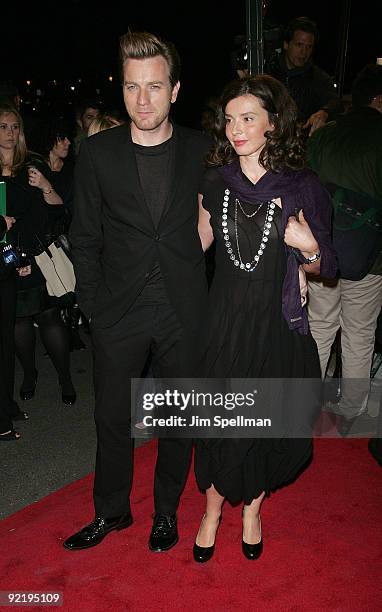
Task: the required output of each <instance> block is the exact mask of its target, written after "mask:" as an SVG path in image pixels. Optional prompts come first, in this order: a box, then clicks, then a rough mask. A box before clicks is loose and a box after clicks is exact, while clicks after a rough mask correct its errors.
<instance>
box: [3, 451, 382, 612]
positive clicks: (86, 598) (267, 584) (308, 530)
mask: <svg viewBox="0 0 382 612" xmlns="http://www.w3.org/2000/svg"><path fill="white" fill-rule="evenodd" d="M155 455H156V444H155V443H154V442H151V443H150V444H147V445H145V446H143V447H141V448H139V449H138V450H137V452H136V471H135V483H134V492H133V514H134V518H135V523H134V525H133V526H132V527H130V529H128V530H126V531H122V532H119V533H118V532H113V533H112V534H110V535H109V536H108V537H107V538H106V539H105V540H104V542H102V544H100V545H99V546H98V547H96V548H93V549H90V550H88V551H78V552H69V551H65V550H64V549H63V548H62V541H63V540H64V539H65V537H67V536H68V535H70V534H71V533H72V532H73V531H74V530H76V529H77V528H80V527H82V526H83V525H84V524H85V523H87V522H88V521H89V519H90V518H92V501H91V485H92V478H91V477H87V478H84V479H83V480H80V481H78V482H75V483H73V484H71V485H69V486H67V487H64V488H63V489H61V490H59V491H57V492H56V493H53V494H52V495H49V496H48V497H46V498H45V499H42V500H41V501H39V502H37V503H35V504H33V505H31V506H29V507H28V508H25V509H24V510H21V511H20V512H18V513H16V514H15V515H13V516H11V517H9V518H8V519H6V520H4V521H2V523H1V524H0V533H1V561H0V576H1V583H0V590H11V589H17V590H23V591H54V590H59V591H63V593H64V605H63V608H61V609H64V610H70V611H71V610H73V611H78V610H80V611H81V612H82V611H85V612H87V611H100V612H105V611H106V610H110V611H113V612H114V611H117V612H119V611H122V610H133V611H136V610H137V611H138V610H142V611H145V612H146V611H154V610H155V611H162V610H163V611H165V610H166V611H168V610H185V611H188V610H190V611H191V610H197V609H202V610H205V611H209V610H212V611H215V610H216V611H223V610H229V611H231V610H232V611H233V610H235V611H236V610H240V611H241V610H243V611H250V610H251V611H263V610H264V611H266V612H268V611H270V612H273V611H279V612H281V611H283V612H284V611H293V612H298V611H307V610H309V612H310V611H328V610H330V611H331V610H338V611H349V610H351V611H354V610H355V611H360V612H361V611H362V612H377V610H381V601H382V587H381V585H382V487H381V484H382V469H381V468H380V467H379V466H378V465H377V463H376V462H375V461H374V460H373V459H372V457H371V456H370V455H369V453H368V451H367V441H366V440H354V439H352V440H335V439H331V440H330V439H329V440H316V441H315V457H314V460H313V463H312V464H311V466H310V467H309V468H308V469H307V470H306V471H305V472H304V473H303V475H302V476H301V477H300V478H299V479H298V480H297V481H296V482H295V483H294V484H292V485H290V486H289V487H286V488H284V489H283V490H280V491H279V492H277V493H275V494H274V495H273V496H272V497H271V498H270V499H269V500H266V501H265V502H264V505H263V509H262V523H263V536H264V553H263V556H262V557H261V559H260V560H258V561H255V562H251V561H247V560H246V559H245V558H244V557H243V556H242V554H241V550H240V540H241V533H240V513H241V509H240V507H236V508H232V507H230V506H229V505H227V504H226V505H225V507H224V517H223V521H222V524H221V527H220V530H219V533H218V538H217V549H216V553H215V556H214V558H213V559H212V560H211V561H210V562H209V563H208V564H206V565H197V564H196V563H195V562H194V561H193V559H192V544H193V539H194V536H195V534H196V531H197V528H198V524H199V520H200V518H201V516H202V513H203V506H204V497H203V496H202V495H201V494H200V493H199V492H198V490H197V488H196V485H195V481H194V478H193V475H192V473H191V475H190V478H189V482H188V485H187V488H186V491H185V493H184V495H183V497H182V502H181V507H180V519H179V529H180V536H181V538H180V542H179V544H178V545H177V546H176V547H175V548H174V549H172V550H171V551H169V552H167V553H162V554H158V553H157V554H154V553H151V552H150V551H149V550H148V548H147V538H148V534H149V530H150V526H151V512H152V480H153V465H154V460H155ZM34 609H36V608H34ZM37 609H43V608H42V607H38V608H37Z"/></svg>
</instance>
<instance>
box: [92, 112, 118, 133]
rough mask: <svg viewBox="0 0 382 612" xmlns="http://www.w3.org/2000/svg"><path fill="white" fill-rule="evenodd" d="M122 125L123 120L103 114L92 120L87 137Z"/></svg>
mask: <svg viewBox="0 0 382 612" xmlns="http://www.w3.org/2000/svg"><path fill="white" fill-rule="evenodd" d="M123 123H125V121H124V120H123V119H120V118H118V117H117V116H116V115H113V114H110V113H105V114H104V115H101V116H100V117H96V119H93V121H92V122H91V124H90V126H89V129H88V136H93V135H94V134H98V132H102V131H103V130H108V129H109V128H113V127H117V126H118V125H122V124H123Z"/></svg>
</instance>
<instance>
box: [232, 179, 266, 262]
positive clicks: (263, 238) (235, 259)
mask: <svg viewBox="0 0 382 612" xmlns="http://www.w3.org/2000/svg"><path fill="white" fill-rule="evenodd" d="M229 196H230V190H229V189H226V190H225V192H224V200H223V213H222V228H223V238H224V243H225V246H226V249H227V253H228V256H229V258H230V259H231V261H232V263H233V265H234V266H236V267H240V269H241V270H244V271H245V272H253V271H254V270H256V268H257V265H258V263H259V261H260V257H261V256H262V255H263V253H264V251H265V249H266V246H267V242H268V236H269V233H270V229H271V225H272V220H273V215H274V213H275V207H276V204H275V202H273V200H270V201H269V202H261V204H259V206H258V207H257V209H256V210H255V212H253V213H251V214H247V213H246V212H245V210H244V209H243V207H242V205H241V203H240V201H239V200H238V199H237V198H235V241H236V250H237V256H236V255H235V253H234V252H233V248H232V244H231V242H230V238H229V231H228V214H227V213H228V202H229ZM264 204H267V212H266V213H265V221H264V227H263V233H262V236H261V241H260V246H259V249H258V251H257V254H256V255H255V256H254V258H253V259H252V261H248V262H244V261H243V260H242V258H241V252H240V245H239V231H238V223H237V209H238V207H239V208H240V210H241V211H242V213H243V214H244V215H245V216H246V217H247V219H252V218H253V217H254V216H255V215H256V214H257V213H258V212H259V210H260V209H261V208H262V206H263V205H264Z"/></svg>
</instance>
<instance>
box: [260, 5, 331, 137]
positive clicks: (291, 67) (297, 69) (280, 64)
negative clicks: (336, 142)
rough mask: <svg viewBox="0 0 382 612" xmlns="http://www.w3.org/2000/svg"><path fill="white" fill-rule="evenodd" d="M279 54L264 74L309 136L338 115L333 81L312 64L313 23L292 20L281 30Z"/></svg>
mask: <svg viewBox="0 0 382 612" xmlns="http://www.w3.org/2000/svg"><path fill="white" fill-rule="evenodd" d="M283 38H284V41H283V52H282V53H281V54H278V53H275V54H274V55H273V56H271V57H270V58H269V60H268V62H267V63H266V64H265V66H264V72H265V73H267V74H270V75H271V76H273V77H274V78H276V79H278V80H279V81H281V82H282V83H283V84H284V85H285V86H286V88H287V90H288V91H289V93H290V95H291V96H292V98H293V100H294V101H295V103H296V105H297V108H298V119H299V120H300V121H302V123H303V124H304V128H305V129H306V131H307V132H308V133H309V134H312V133H313V132H314V131H315V130H316V129H317V128H319V127H321V126H322V125H324V124H325V123H326V122H327V121H328V120H329V119H333V118H334V117H335V116H336V115H337V114H338V113H340V112H341V110H342V108H341V102H340V100H339V98H338V96H337V93H336V89H335V87H334V83H333V79H332V78H331V77H330V76H329V75H328V74H327V73H326V72H324V70H322V69H321V68H318V66H316V64H315V63H314V62H313V59H312V54H313V50H314V46H315V45H316V44H317V41H318V30H317V26H316V24H315V23H314V22H313V21H312V20H311V19H309V18H308V17H297V18H295V19H292V20H291V21H290V22H289V23H288V25H287V26H286V28H285V31H284V36H283Z"/></svg>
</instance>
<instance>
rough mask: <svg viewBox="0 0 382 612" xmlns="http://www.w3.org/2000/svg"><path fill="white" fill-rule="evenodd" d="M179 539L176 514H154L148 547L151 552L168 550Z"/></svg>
mask: <svg viewBox="0 0 382 612" xmlns="http://www.w3.org/2000/svg"><path fill="white" fill-rule="evenodd" d="M178 540H179V535H178V527H177V520H176V514H159V513H158V514H155V515H154V522H153V527H152V530H151V534H150V540H149V548H150V550H152V551H153V552H162V551H164V550H169V549H170V548H172V547H173V546H175V544H176V543H177V542H178Z"/></svg>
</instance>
